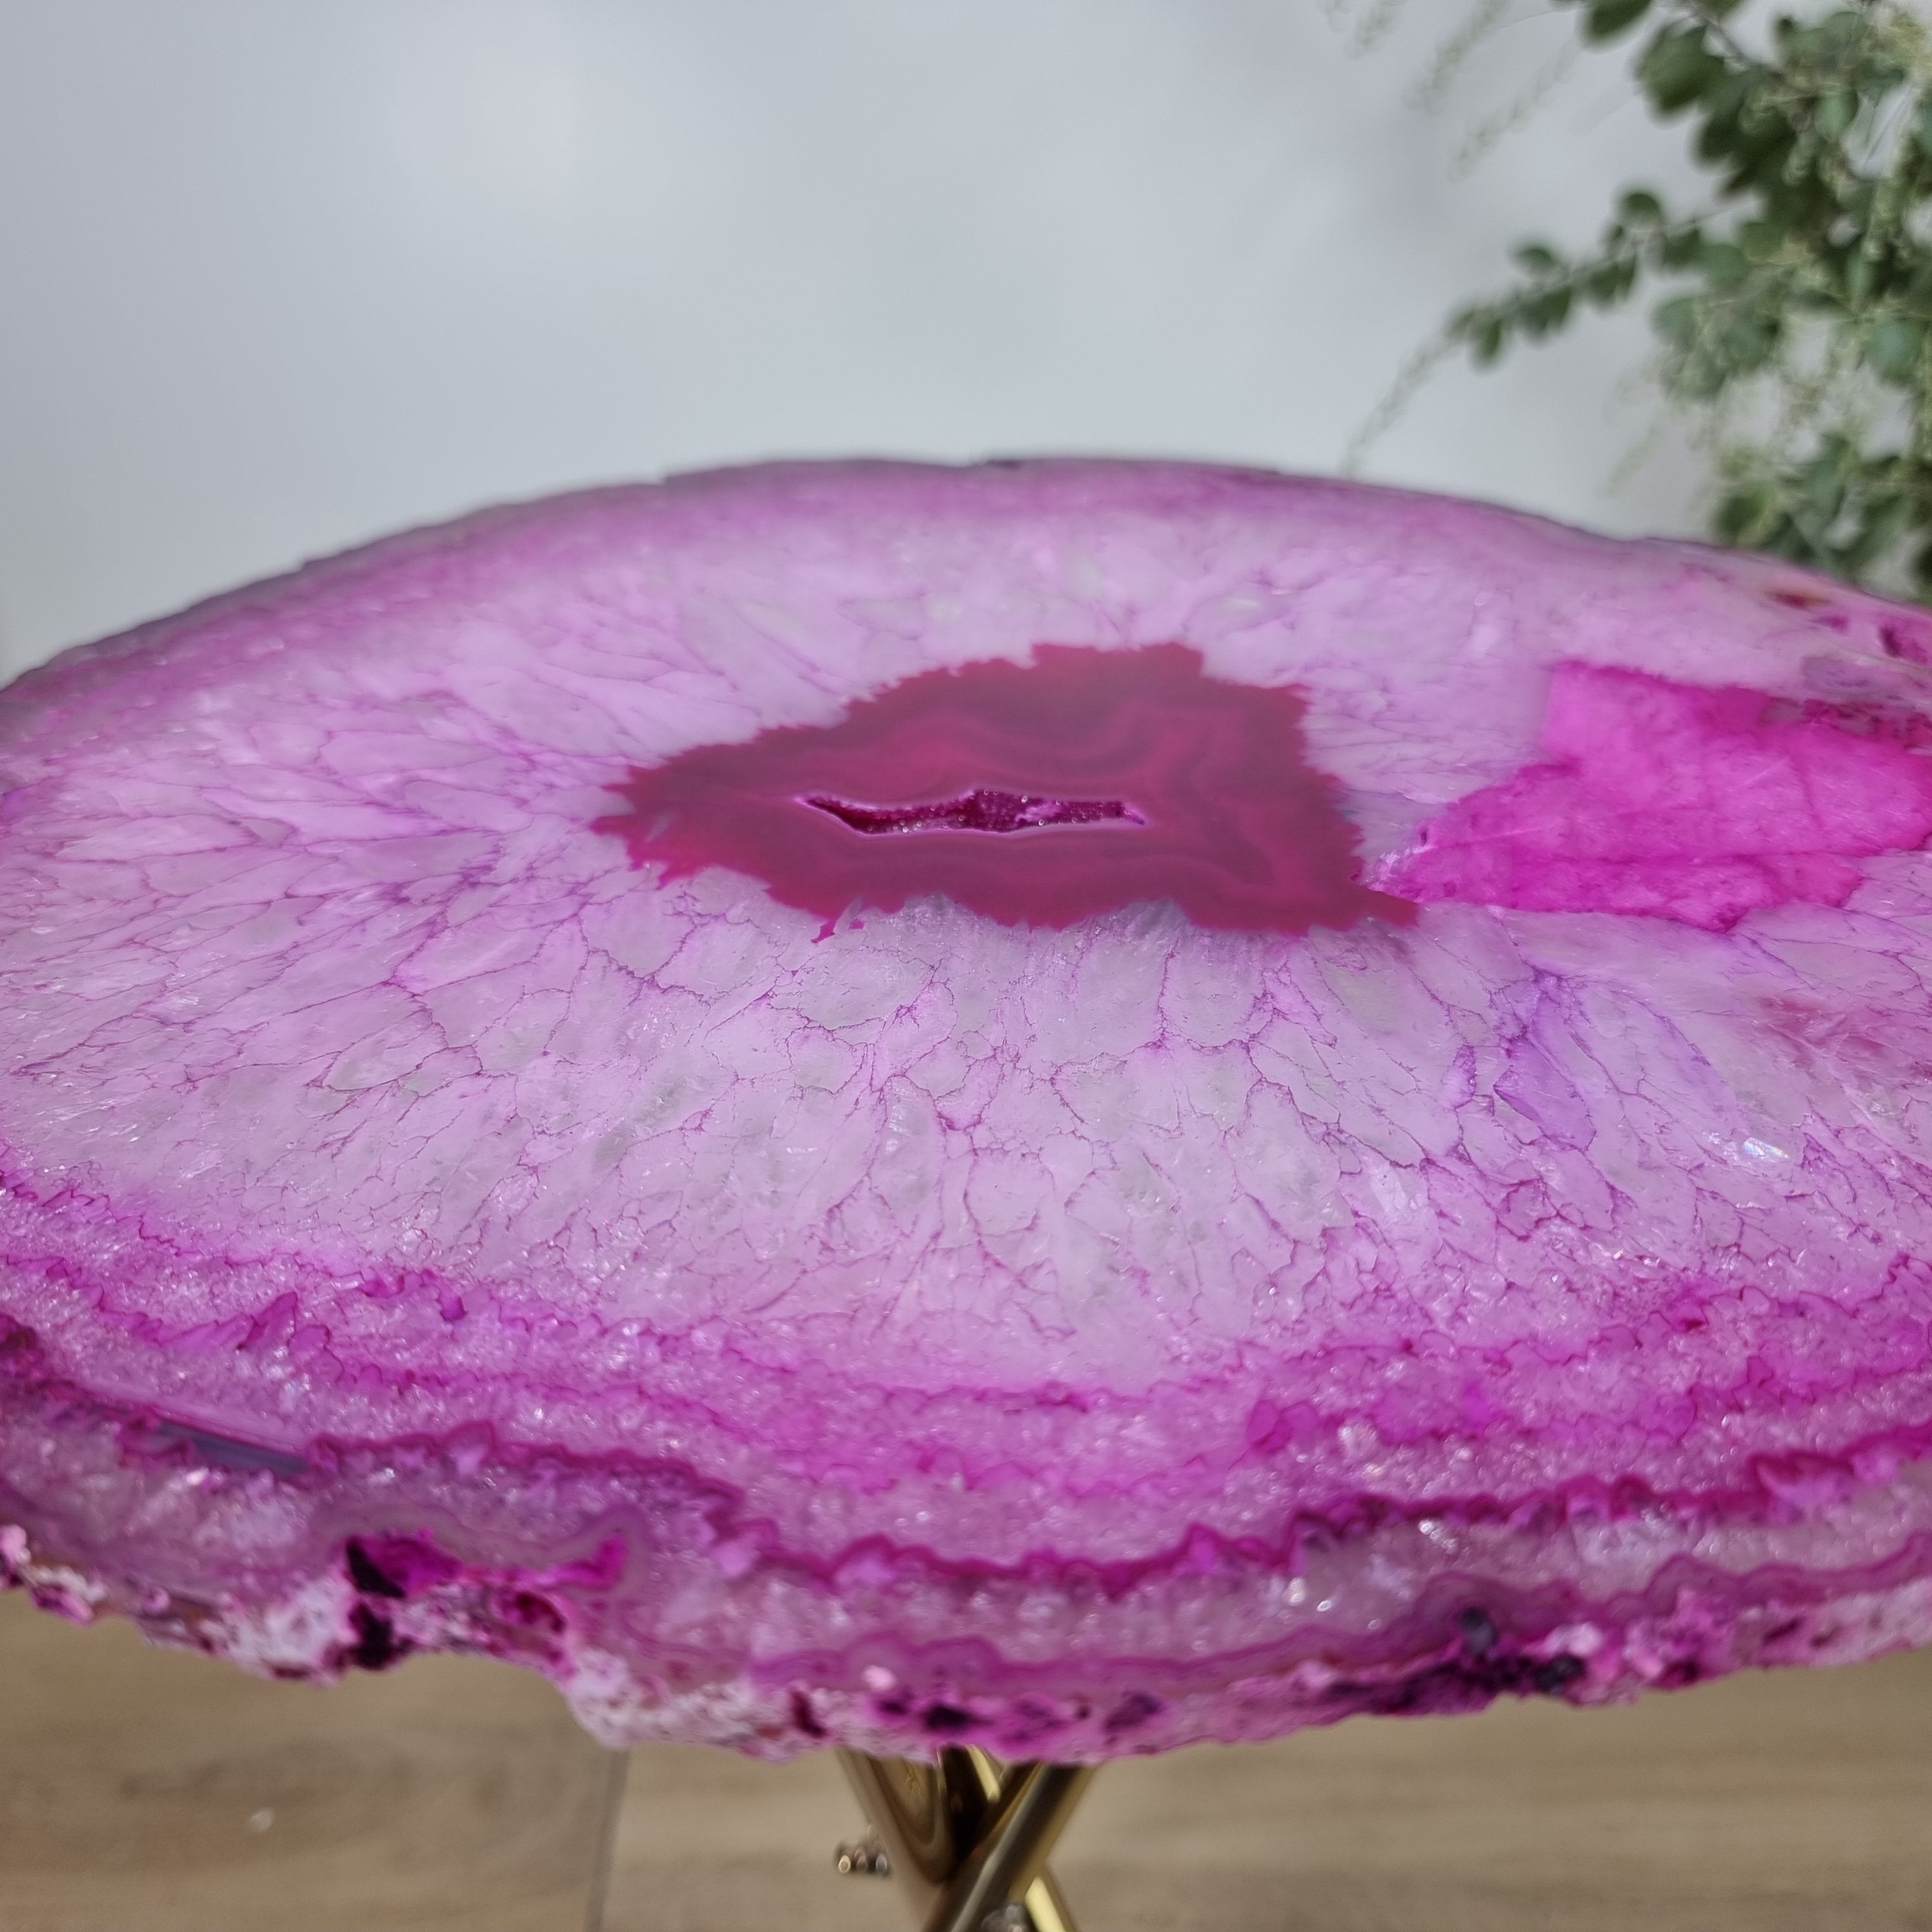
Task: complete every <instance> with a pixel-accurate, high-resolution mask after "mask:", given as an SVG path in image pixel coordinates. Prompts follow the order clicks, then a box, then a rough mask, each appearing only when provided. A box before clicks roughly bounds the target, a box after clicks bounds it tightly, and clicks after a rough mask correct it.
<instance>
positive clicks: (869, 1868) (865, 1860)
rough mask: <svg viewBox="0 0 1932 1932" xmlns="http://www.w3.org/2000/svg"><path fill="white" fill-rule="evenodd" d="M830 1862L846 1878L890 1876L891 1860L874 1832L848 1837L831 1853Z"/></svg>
mask: <svg viewBox="0 0 1932 1932" xmlns="http://www.w3.org/2000/svg"><path fill="white" fill-rule="evenodd" d="M832 1863H833V1864H835V1865H836V1866H837V1867H838V1870H839V1872H840V1874H841V1876H844V1877H846V1878H890V1877H891V1876H892V1860H891V1858H889V1856H888V1855H886V1848H885V1846H883V1845H882V1844H880V1843H879V1835H878V1834H877V1832H867V1833H866V1834H865V1836H864V1837H863V1838H850V1839H847V1841H846V1842H845V1843H844V1844H842V1845H841V1846H839V1847H838V1849H837V1851H835V1852H833V1854H832Z"/></svg>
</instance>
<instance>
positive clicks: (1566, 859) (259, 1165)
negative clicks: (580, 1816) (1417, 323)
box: [0, 462, 1932, 1758]
mask: <svg viewBox="0 0 1932 1932" xmlns="http://www.w3.org/2000/svg"><path fill="white" fill-rule="evenodd" d="M1928 666H1932V618H1928V617H1927V616H1926V615H1925V614H1924V613H1920V612H1918V611H1915V610H1908V609H1905V608H1902V607H1897V606H1894V605H1891V604H1885V603H1883V602H1882V601H1878V600H1876V599H1873V598H1868V597H1865V596H1862V595H1858V594H1857V593H1855V592H1851V591H1849V590H1847V589H1844V588H1843V587H1842V586H1838V585H1835V584H1832V583H1826V582H1823V581H1822V580H1817V579H1815V578H1813V577H1809V576H1807V575H1805V574H1803V573H1801V572H1799V571H1794V570H1793V569H1791V568H1789V567H1787V566H1786V565H1782V564H1780V563H1777V562H1769V561H1765V560H1760V559H1750V558H1746V557H1743V556H1736V555H1731V554H1721V553H1716V552H1712V551H1709V550H1703V549H1702V548H1700V547H1696V546H1692V545H1688V544H1670V543H1621V542H1616V541H1609V540H1606V539H1603V538H1596V537H1592V536H1588V535H1582V534H1580V533H1578V532H1574V531H1571V530H1568V529H1562V528H1559V527H1557V526H1553V525H1550V524H1548V523H1542V522H1539V521H1538V520H1534V519H1532V518H1529V517H1523V516H1520V515H1517V514H1511V513H1508V512H1505V511H1500V510H1496V509H1493V508H1485V507H1481V506H1477V505H1469V504H1463V503H1458V502H1450V501H1445V500H1442V499H1434V498H1429V497H1424V496H1411V495H1404V494H1400V493H1393V492H1387V491H1379V490H1370V489H1367V488H1362V487H1351V486H1344V485H1340V484H1326V483H1316V482H1311V481H1301V480H1298V479H1294V478H1283V477H1278V476H1274V475H1267V474H1263V473H1259V472H1244V471H1237V470H1230V469H1209V468H1204V467H1193V466H1185V465H1166V464H1131V463H1053V462H1045V463H1007V464H997V465H989V466H985V467H983V468H980V469H939V468H926V467H920V466H910V465H890V464H851V465H823V466H814V465H793V466H770V467H766V468H761V469H747V470H742V471H736V472H720V473H716V474H711V475H697V476H691V477H687V478H678V479H674V480H673V481H670V482H668V483H666V484H660V485H655V486H640V487H632V488H622V489H615V490H604V491H599V492H595V493H589V494H586V495H581V496H574V497H570V498H564V499H557V500H555V501H552V502H542V503H537V504H533V505H527V506H523V507H518V508H510V509H506V510H501V511H491V512H488V513H486V514H481V515H479V516H477V517H472V518H469V519H467V520H465V521H463V522H461V523H456V524H453V525H451V526H448V527H446V528H444V529H437V530H431V531H428V532H419V533H416V534H413V535H407V536H404V537H400V538H395V539H393V540H392V541H388V542H386V543H383V544H377V545H374V546H373V547H370V548H368V549H367V550H362V551H359V552H357V553H353V554H351V555H350V556H344V557H340V558H337V559H333V560H332V561H329V562H325V563H322V564H319V565H313V566H311V567H310V568H308V569H305V570H304V571H300V572H299V573H297V574H295V575H293V576H292V577H287V578H285V579H283V580H279V581H277V582H275V583H269V584H266V585H263V586H258V587H256V588H254V589H248V590H245V591H242V592H236V593H235V594H234V595H231V596H229V597H226V598H222V599H220V600H218V601H215V602H214V603H212V604H207V605H204V606H202V607H200V608H199V609H196V610H191V611H189V612H187V613H184V615H181V616H178V617H175V618H171V619H166V620H163V621H162V622H158V623H156V624H153V625H148V626H146V627H145V628H142V629H141V630H139V631H136V632H133V633H131V634H129V635H127V636H126V637H120V638H116V639H113V640H109V641H107V643H102V644H99V645H95V646H90V647H88V648H86V649H80V650H77V651H74V652H68V654H67V655H65V656H64V657H62V658H58V659H57V660H56V661H55V662H54V663H53V664H51V665H50V666H49V667H46V668H44V669H43V670H38V671H36V672H34V673H30V674H29V675H28V676H26V677H25V678H23V679H21V680H20V682H18V683H17V684H16V685H13V687H11V688H10V689H9V690H8V691H6V692H5V694H0V786H4V788H5V790H4V796H0V1015H4V1024H0V1384H4V1388H3V1389H0V1526H4V1527H0V1564H4V1565H5V1571H6V1574H7V1576H8V1577H9V1578H10V1579H11V1580H14V1581H17V1582H20V1583H24V1584H26V1586H28V1587H29V1588H31V1589H32V1590H33V1591H34V1592H35V1593H36V1595H37V1596H38V1597H39V1598H40V1599H41V1601H43V1602H45V1603H46V1604H48V1605H49V1607H53V1608H56V1609H59V1610H65V1612H67V1613H69V1614H71V1615H75V1616H91V1615H93V1614H96V1613H101V1612H106V1611H114V1612H118V1613H124V1614H127V1615H128V1616H132V1617H134V1618H136V1619H139V1622H141V1624H142V1625H143V1626H144V1628H146V1629H147V1630H148V1631H149V1632H150V1633H151V1634H154V1636H156V1637H159V1638H160V1639H162V1640H166V1641H170V1642H175V1643H188V1644H193V1645H196V1646H200V1647H202V1648H203V1649H207V1650H209V1651H211V1652H216V1653H217V1654H220V1655H223V1656H226V1657H229V1658H233V1659H234V1660H236V1661H238V1662H239V1663H242V1664H245V1665H247V1666H248V1667H251V1668H253V1669H256V1670H265V1671H269V1672H273V1673H278V1674H282V1675H294V1676H318V1677H326V1676H330V1675H332V1674H335V1673H339V1672H341V1670H344V1669H346V1668H348V1667H352V1666H358V1665H360V1666H365V1667H381V1666H383V1665H386V1664H391V1663H393V1662H395V1661H397V1660H398V1659H399V1658H403V1657H405V1656H407V1655H409V1654H410V1653H411V1652H413V1651H416V1650H422V1649H439V1648H440V1649H465V1650H486V1651H490V1652H496V1653H498V1654H500V1655H504V1656H506V1657H509V1658H515V1659H517V1660H520V1661H524V1662H526V1663H528V1664H532V1665H534V1666H535V1667H538V1668H540V1669H542V1670H544V1671H546V1672H547V1673H550V1675H551V1676H553V1678H554V1679H556V1682H558V1683H559V1685H560V1686H561V1688H562V1689H563V1691H564V1692H565V1694H566V1695H567V1696H568V1697H569V1698H570V1699H571V1701H572V1703H573V1704H574V1706H575V1707H576V1709H577V1710H578V1712H580V1714H581V1715H582V1716H583V1718H584V1719H585V1721H586V1722H587V1723H589V1724H591V1725H592V1727H594V1728H595V1730H597V1731H598V1733H599V1734H600V1735H601V1736H604V1737H605V1738H607V1739H610V1741H612V1742H626V1741H630V1740H634V1739H642V1738H648V1737H669V1738H681V1739H705V1740H710V1741H714V1742H722V1743H727V1744H730V1745H736V1746H738V1747H739V1748H742V1749H745V1750H748V1751H756V1752H760V1753H763V1754H768V1755H780V1754H784V1753H786V1752H788V1751H794V1750H796V1749H799V1748H804V1747H807V1746H810V1745H818V1744H823V1743H825V1742H833V1741H837V1742H847V1743H851V1744H855V1745H862V1746H864V1747H865V1748H869V1749H872V1750H875V1751H898V1752H906V1753H920V1752H925V1751H930V1750H932V1748H934V1747H935V1745H938V1744H943V1743H947V1742H956V1741H960V1740H964V1741H966V1742H977V1743H982V1744H984V1745H986V1746H987V1747H988V1748H990V1749H992V1750H995V1751H998V1752H1001V1753H1002V1754H1006V1755H1009V1756H1026V1757H1041V1756H1047V1757H1062V1758H1073V1757H1103V1756H1107V1755H1109V1754H1117V1753H1121V1752H1127V1751H1146V1750H1151V1749H1157V1748H1164V1747H1166V1746H1169V1745H1175V1744H1179V1743H1182V1742H1187V1741H1190V1740H1193V1739H1204V1738H1217V1739H1241V1738H1253V1737H1262V1736H1271V1735H1274V1734H1277V1733H1281V1732H1283V1731H1286V1730H1292V1729H1293V1728H1295V1727H1297V1726H1298V1725H1301V1724H1309V1723H1314V1722H1321V1721H1328V1720H1330V1719H1332V1718H1337V1717H1340V1716H1342V1715H1347V1714H1349V1713H1350V1712H1360V1711H1384V1712H1400V1711H1419V1710H1441V1709H1459V1708H1464V1707H1468V1706H1473V1705H1475V1704H1478V1703H1481V1702H1483V1701H1484V1700H1487V1699H1488V1698H1489V1697H1492V1696H1494V1695H1496V1694H1498V1693H1499V1692H1503V1691H1510V1692H1519V1693H1526V1694H1546V1695H1553V1696H1560V1697H1565V1698H1568V1699H1570V1700H1573V1701H1576V1702H1583V1703H1589V1702H1601V1701H1604V1700H1609V1699H1611V1698H1614V1697H1619V1696H1622V1695H1625V1694H1628V1693H1629V1692H1631V1691H1634V1690H1635V1689H1638V1688H1643V1687H1644V1686H1646V1685H1676V1684H1683V1683H1687V1682H1693V1681H1694V1680H1696V1679H1698V1678H1700V1677H1703V1676H1709V1675H1712V1674H1715V1673H1720V1672H1722V1671H1724V1670H1730V1669H1733V1668H1736V1667H1739V1666H1740V1665H1743V1664H1765V1663H1801V1662H1828V1661H1838V1660H1842V1659H1846V1658H1854V1657H1858V1656H1862V1655H1868V1654H1870V1653H1871V1652H1874V1651H1876V1650H1879V1649H1885V1648H1886V1647H1888V1646H1894V1645H1897V1644H1899V1643H1912V1642H1918V1641H1923V1640H1927V1639H1932V1463H1928V1461H1927V1457H1928V1455H1932V1326H1928V1325H1932V1089H1928V1085H1927V1069H1928V1067H1932V998H1929V997H1928V993H1927V967H1928V961H1932V861H1928V859H1927V856H1926V854H1925V853H1924V851H1923V850H1922V849H1921V848H1922V847H1924V844H1925V842H1926V841H1927V838H1928V836H1932V670H1928V668H1927V667H1928Z"/></svg>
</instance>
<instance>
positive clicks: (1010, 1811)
mask: <svg viewBox="0 0 1932 1932" xmlns="http://www.w3.org/2000/svg"><path fill="white" fill-rule="evenodd" d="M838 1760H839V1763H841V1765H842V1766H844V1771H845V1775H846V1777H847V1779H848V1780H849V1781H850V1783H851V1786H852V1788H853V1790H854V1791H855V1792H856V1793H858V1797H859V1803H860V1804H861V1805H862V1806H863V1807H864V1808H865V1815H866V1816H867V1817H868V1818H869V1819H870V1820H871V1822H872V1829H873V1830H874V1832H876V1834H877V1837H878V1841H879V1844H880V1848H881V1849H883V1852H884V1854H885V1858H886V1861H888V1862H889V1867H890V1870H891V1873H892V1876H893V1877H894V1878H895V1879H898V1882H899V1883H900V1885H901V1887H902V1888H903V1889H904V1891H905V1892H906V1894H907V1897H909V1898H910V1900H912V1902H913V1904H914V1905H915V1906H916V1909H918V1911H919V1913H920V1915H921V1917H920V1923H921V1924H922V1927H924V1932H986V1928H988V1927H1001V1928H1006V1927H1011V1928H1012V1932H1076V1928H1075V1926H1074V1923H1073V1915H1072V1914H1071V1913H1070V1912H1068V1910H1067V1904H1066V1901H1065V1900H1064V1899H1062V1898H1061V1895H1060V1889H1059V1887H1058V1886H1057V1885H1055V1883H1054V1882H1053V1877H1052V1873H1049V1871H1048V1870H1047V1869H1046V1861H1047V1857H1048V1855H1049V1853H1050V1852H1052V1849H1053V1845H1054V1841H1055V1839H1056V1838H1058V1837H1059V1836H1060V1834H1061V1831H1062V1830H1063V1829H1064V1828H1065V1826H1066V1823H1067V1820H1068V1818H1069V1817H1071V1816H1072V1815H1073V1808H1074V1806H1075V1805H1076V1804H1077V1803H1078V1802H1079V1799H1080V1794H1081V1793H1082V1792H1083V1791H1084V1790H1085V1789H1086V1788H1087V1781H1088V1779H1089V1778H1091V1777H1092V1776H1093V1775H1094V1767H1093V1766H1091V1765H1083V1764H1010V1765H1002V1764H1001V1763H1000V1762H999V1760H998V1759H996V1758H993V1757H989V1756H988V1754H986V1752H984V1751H980V1750H977V1749H975V1748H973V1747H971V1746H968V1747H966V1748H963V1749H960V1748H955V1749H949V1750H947V1751H941V1753H940V1754H939V1762H938V1763H937V1764H924V1763H919V1762H917V1761H916V1760H913V1759H910V1758H888V1757H866V1756H865V1755H864V1754H863V1753H862V1752H859V1751H841V1752H840V1753H839V1754H838ZM863 1857H864V1854H863V1853H861V1852H856V1851H853V1850H851V1849H847V1850H844V1851H841V1854H840V1864H841V1868H843V1869H845V1870H857V1869H859V1868H860V1867H861V1861H862V1858H863ZM874 1868H876V1867H874Z"/></svg>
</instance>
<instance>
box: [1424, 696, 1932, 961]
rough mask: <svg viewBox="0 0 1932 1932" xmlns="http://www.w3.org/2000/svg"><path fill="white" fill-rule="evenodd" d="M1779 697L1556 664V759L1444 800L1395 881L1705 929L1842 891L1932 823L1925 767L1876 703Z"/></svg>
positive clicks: (1552, 712)
mask: <svg viewBox="0 0 1932 1932" xmlns="http://www.w3.org/2000/svg"><path fill="white" fill-rule="evenodd" d="M1784 709H1786V711H1787V712H1789V711H1790V709H1791V707H1790V706H1786V707H1784ZM1778 713H1779V707H1778V706H1775V705H1774V704H1773V703H1772V700H1771V699H1770V698H1769V697H1768V696H1767V694H1766V693H1764V692H1763V691H1747V690H1740V689H1736V688H1730V689H1718V690H1712V689H1709V688H1704V687H1700V686H1697V685H1682V684H1673V683H1670V682H1667V681H1666V680H1665V679H1662V678H1661V677H1654V676H1650V675H1649V674H1648V673H1644V672H1642V671H1631V670H1610V669H1606V668H1604V667H1599V666H1596V665H1591V664H1559V665H1557V666H1556V667H1555V670H1553V673H1552V675H1551V679H1550V704H1549V709H1548V710H1547V712H1546V713H1545V715H1544V726H1543V748H1544V750H1545V751H1547V752H1548V753H1549V754H1550V762H1549V763H1547V764H1538V765H1532V766H1529V768H1528V769H1526V770H1523V771H1521V772H1517V775H1515V776H1514V778H1506V779H1505V780H1504V781H1503V782H1502V784H1493V785H1489V786H1486V787H1484V789H1483V790H1480V791H1478V792H1474V793H1471V794H1470V795H1469V796H1468V797H1466V798H1461V799H1457V801H1456V802H1455V803H1454V805H1451V806H1450V807H1449V808H1448V810H1447V811H1442V812H1439V813H1438V814H1436V817H1433V819H1431V820H1430V821H1429V822H1428V823H1427V825H1425V826H1424V827H1423V829H1422V832H1421V848H1420V849H1419V850H1418V851H1417V852H1416V853H1415V854H1414V855H1413V856H1412V857H1411V858H1409V859H1408V860H1407V861H1406V862H1404V863H1403V864H1402V865H1399V866H1397V868H1395V870H1394V874H1393V875H1392V877H1391V881H1390V882H1391V884H1393V885H1394V886H1396V887H1397V889H1399V890H1400V891H1401V892H1404V893H1406V894H1407V895H1409V897H1411V898H1415V899H1418V900H1422V901H1432V900H1441V899H1462V900H1465V901H1470V902H1472V903H1474V904H1478V905H1494V906H1514V907H1519V908H1520V909H1522V910H1525V911H1531V912H1619V913H1649V914H1652V915H1654V916H1657V917H1659V918H1663V919H1679V920H1682V922H1684V923H1685V925H1687V926H1702V927H1703V928H1705V929H1706V930H1707V931H1710V932H1721V931H1722V930H1724V929H1725V928H1727V927H1728V926H1734V925H1735V924H1736V922H1737V921H1738V920H1739V919H1742V917H1743V916H1744V915H1745V913H1748V912H1751V911H1753V910H1757V908H1759V907H1764V906H1773V905H1782V904H1788V903H1790V902H1792V901H1811V902H1813V903H1814V904H1820V905H1843V904H1844V902H1845V901H1846V899H1847V898H1849V897H1850V896H1851V894H1852V890H1853V889H1854V888H1855V886H1857V884H1858V880H1859V878H1860V877H1861V872H1860V870H1859V868H1858V866H1857V865H1855V864H1854V863H1852V861H1853V860H1854V859H1858V858H1869V857H1872V856H1875V855H1876V854H1877V853H1881V852H1907V851H1914V850H1917V849H1918V847H1920V846H1921V845H1922V844H1924V842H1925V841H1926V839H1927V838H1928V837H1932V766H1928V765H1927V763H1926V761H1925V760H1924V758H1923V757H1921V756H1919V755H1918V754H1916V753H1915V752H1914V751H1911V750H1909V749H1908V748H1906V745H1903V744H1901V743H1899V742H1894V741H1891V740H1890V739H1888V738H1887V737H1886V736H1884V735H1882V732H1883V728H1884V727H1883V722H1882V721H1881V720H1879V719H1876V718H1873V717H1872V716H1871V715H1868V714H1861V713H1859V712H1854V711H1846V710H1831V709H1826V708H1824V707H1821V706H1814V707H1811V709H1809V710H1808V711H1807V712H1803V713H1802V714H1800V715H1796V716H1792V715H1784V716H1781V715H1778Z"/></svg>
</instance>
